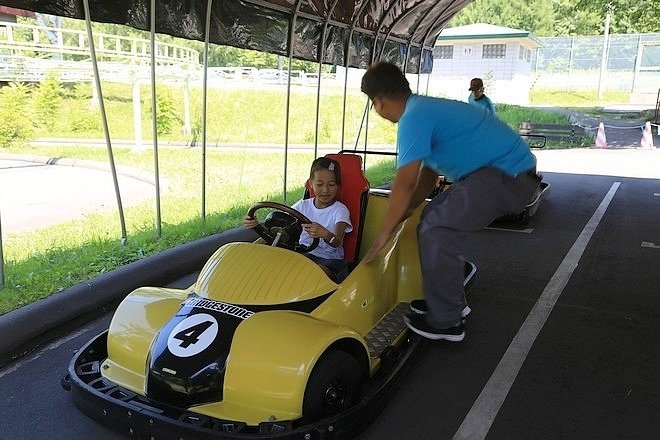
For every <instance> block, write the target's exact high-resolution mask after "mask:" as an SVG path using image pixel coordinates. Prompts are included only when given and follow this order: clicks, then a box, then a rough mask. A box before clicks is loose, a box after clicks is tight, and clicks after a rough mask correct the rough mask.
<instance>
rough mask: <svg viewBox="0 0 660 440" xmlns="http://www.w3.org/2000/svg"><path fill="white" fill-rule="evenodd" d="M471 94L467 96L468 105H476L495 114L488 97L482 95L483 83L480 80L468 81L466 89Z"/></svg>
mask: <svg viewBox="0 0 660 440" xmlns="http://www.w3.org/2000/svg"><path fill="white" fill-rule="evenodd" d="M468 90H470V91H471V92H472V93H470V96H468V103H469V104H474V105H478V106H480V107H483V108H485V109H486V110H487V111H489V112H491V113H492V114H495V106H494V105H493V101H491V100H490V98H489V97H488V96H486V95H485V94H484V82H483V81H482V80H481V78H472V80H471V81H470V88H469V89H468Z"/></svg>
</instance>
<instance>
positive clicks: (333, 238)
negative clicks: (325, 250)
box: [328, 234, 337, 244]
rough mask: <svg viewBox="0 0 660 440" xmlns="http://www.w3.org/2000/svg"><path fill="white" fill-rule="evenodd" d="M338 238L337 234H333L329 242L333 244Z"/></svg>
mask: <svg viewBox="0 0 660 440" xmlns="http://www.w3.org/2000/svg"><path fill="white" fill-rule="evenodd" d="M336 239H337V237H336V236H335V234H332V237H330V240H328V244H333V243H334V242H335V240H336Z"/></svg>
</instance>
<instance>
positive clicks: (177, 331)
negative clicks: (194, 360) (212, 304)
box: [167, 313, 218, 357]
mask: <svg viewBox="0 0 660 440" xmlns="http://www.w3.org/2000/svg"><path fill="white" fill-rule="evenodd" d="M217 335H218V321H216V319H215V318H214V317H213V316H211V315H209V314H207V313H198V314H196V315H191V316H188V317H187V318H186V319H184V320H183V321H181V322H180V323H179V324H177V326H176V327H174V329H172V331H171V332H170V335H169V336H168V338H167V348H168V349H169V350H170V352H172V354H173V355H174V356H178V357H189V356H194V355H196V354H197V353H200V352H202V351H204V350H205V349H207V348H208V346H209V345H211V343H212V342H213V341H214V340H215V337H216V336H217Z"/></svg>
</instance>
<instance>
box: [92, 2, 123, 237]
mask: <svg viewBox="0 0 660 440" xmlns="http://www.w3.org/2000/svg"><path fill="white" fill-rule="evenodd" d="M83 8H84V10H85V25H86V27H87V39H88V40H89V51H90V55H91V58H92V68H93V70H94V81H95V86H96V91H97V92H98V94H99V108H100V110H101V122H102V123H103V133H104V134H105V145H106V147H107V150H108V161H109V162H110V171H111V172H112V182H113V183H114V186H115V197H116V198H117V210H118V211H119V223H120V226H121V243H122V244H126V240H127V236H126V222H125V221H124V207H123V206H122V203H121V193H120V192H119V181H118V180H117V168H116V167H115V158H114V155H113V153H112V141H111V140H110V130H109V129H108V117H107V114H106V112H105V104H104V102H103V101H104V100H103V91H102V90H101V77H100V76H99V66H98V61H97V59H96V49H95V47H94V32H93V31H92V20H91V17H90V12H89V0H83Z"/></svg>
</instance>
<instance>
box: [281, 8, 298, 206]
mask: <svg viewBox="0 0 660 440" xmlns="http://www.w3.org/2000/svg"><path fill="white" fill-rule="evenodd" d="M302 3H303V0H296V6H295V8H294V10H293V15H292V16H291V21H290V23H289V26H290V28H289V38H288V46H289V47H288V48H287V52H288V59H289V66H288V69H287V79H286V117H285V120H284V189H283V193H282V195H283V198H284V203H286V193H287V171H288V167H289V119H290V116H291V65H292V64H293V44H294V37H295V31H296V20H298V11H299V10H300V5H302Z"/></svg>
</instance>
